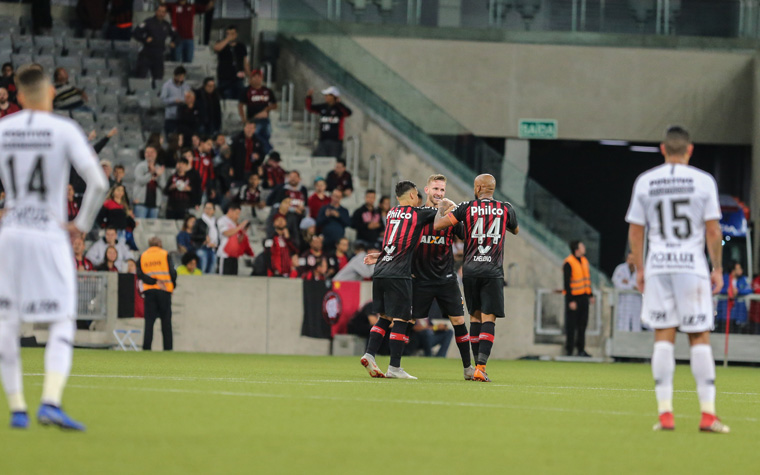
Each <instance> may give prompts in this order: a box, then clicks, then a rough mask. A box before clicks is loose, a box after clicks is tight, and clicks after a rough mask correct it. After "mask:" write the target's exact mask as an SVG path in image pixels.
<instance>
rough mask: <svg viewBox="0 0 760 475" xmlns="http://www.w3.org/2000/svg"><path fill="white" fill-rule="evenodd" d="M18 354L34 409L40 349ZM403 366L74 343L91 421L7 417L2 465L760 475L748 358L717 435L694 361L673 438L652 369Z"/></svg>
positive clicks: (1, 420) (726, 382) (0, 432)
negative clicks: (52, 423)
mask: <svg viewBox="0 0 760 475" xmlns="http://www.w3.org/2000/svg"><path fill="white" fill-rule="evenodd" d="M23 360H24V372H25V377H24V383H25V390H26V395H27V401H28V402H29V404H30V409H31V410H32V411H34V410H36V406H37V402H38V400H39V396H40V393H41V389H42V388H41V385H42V374H41V373H42V365H43V363H42V362H43V352H42V350H40V349H26V350H24V351H23ZM387 362H388V360H387V358H379V363H380V365H381V367H384V366H386V365H387ZM404 366H405V367H406V368H407V370H408V371H409V372H410V373H411V374H414V375H416V376H418V377H419V378H420V379H419V380H418V381H398V380H373V379H371V378H369V377H368V376H367V374H366V372H365V370H364V368H362V367H361V365H360V363H359V358H358V357H352V358H346V357H340V358H339V357H299V356H261V355H220V354H187V353H173V354H172V353H147V352H146V353H123V352H117V351H95V350H77V351H76V353H75V355H74V368H73V371H72V373H73V374H72V377H71V378H70V379H69V384H68V387H67V389H66V393H65V397H64V407H65V408H66V409H67V411H68V412H69V413H70V414H71V415H72V416H73V417H75V418H77V419H80V420H82V421H83V422H84V423H86V424H87V425H88V431H87V432H86V433H84V434H81V433H64V432H61V431H60V430H58V429H53V428H45V427H41V426H39V425H37V423H36V420H34V421H33V423H32V426H31V427H30V429H29V430H27V431H12V430H11V429H9V428H8V426H7V423H8V418H7V416H0V424H1V425H0V473H2V474H25V475H26V474H36V473H40V474H69V473H71V474H90V473H92V474H118V473H130V474H133V473H142V474H146V473H147V474H153V473H155V474H175V473H176V474H189V473H192V474H195V473H199V474H228V473H230V474H238V473H241V474H257V473H261V474H280V473H282V474H321V473H325V474H407V473H409V474H468V473H477V474H479V475H483V474H486V473H583V474H591V473H594V474H595V473H599V474H618V473H665V474H671V473H686V474H693V473H732V474H733V473H760V449H758V443H759V442H760V397H759V396H760V378H758V369H755V368H744V367H737V368H728V369H724V368H720V367H719V368H718V379H717V385H718V401H717V406H718V413H719V415H720V416H721V417H722V419H723V421H724V422H725V423H727V424H728V425H730V426H731V429H732V433H731V434H728V435H718V434H703V433H699V432H698V431H697V425H698V422H699V406H698V403H697V398H696V394H695V391H694V382H693V380H692V377H691V372H690V370H689V367H688V366H687V365H679V366H678V368H677V370H676V379H675V387H676V393H675V397H674V405H675V409H676V431H675V432H671V433H662V432H659V433H655V432H652V430H651V427H652V425H653V424H654V423H655V422H656V415H655V408H656V404H655V400H654V392H653V391H652V387H653V383H652V379H651V374H650V368H649V366H648V365H644V364H578V363H550V362H538V361H493V362H491V363H490V364H489V366H488V368H489V375H490V376H491V378H492V379H493V381H494V382H493V383H491V384H485V383H473V382H466V381H464V380H463V379H462V369H461V365H460V364H459V362H458V361H457V360H442V359H425V358H406V359H405V361H404ZM5 407H6V406H3V409H5Z"/></svg>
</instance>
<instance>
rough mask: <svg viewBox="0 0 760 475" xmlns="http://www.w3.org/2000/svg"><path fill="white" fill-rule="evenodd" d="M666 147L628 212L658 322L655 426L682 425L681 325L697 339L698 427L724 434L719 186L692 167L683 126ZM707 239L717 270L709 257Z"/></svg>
mask: <svg viewBox="0 0 760 475" xmlns="http://www.w3.org/2000/svg"><path fill="white" fill-rule="evenodd" d="M660 151H661V152H662V154H663V155H664V156H665V163H664V164H663V165H660V166H658V167H655V168H652V169H651V170H649V171H646V172H644V173H642V174H641V175H639V177H638V178H637V179H636V182H635V183H634V185H633V195H632V196H631V204H630V207H629V208H628V214H627V215H626V217H625V220H626V221H628V223H629V224H630V227H629V230H628V239H629V241H630V244H631V252H632V253H633V261H634V265H635V266H636V284H637V286H638V288H639V290H640V291H641V292H642V293H643V294H644V302H643V309H642V314H641V317H642V321H643V322H644V323H645V324H647V325H649V326H650V327H651V328H654V351H653V353H652V375H653V376H654V382H655V394H656V395H657V406H658V412H659V414H660V415H659V419H660V420H659V422H658V423H657V424H655V426H654V429H655V430H673V429H675V422H674V420H673V373H674V372H675V364H676V361H675V357H674V355H673V350H674V344H675V339H676V330H681V331H682V332H684V333H686V334H688V335H689V343H690V345H691V372H692V374H693V375H694V379H695V380H696V382H697V395H698V397H699V405H700V406H701V409H702V420H701V422H700V423H699V430H701V431H705V432H719V433H724V434H725V433H728V431H729V429H728V426H726V425H725V424H723V423H722V422H721V421H720V420H719V419H718V418H717V417H716V416H715V360H713V354H712V347H710V331H711V330H712V329H713V326H714V321H713V320H714V309H713V301H712V294H714V293H718V292H719V291H720V289H721V287H722V286H723V269H722V248H721V244H722V243H721V241H722V238H723V235H722V232H721V229H720V218H721V213H720V204H719V202H718V187H717V185H716V183H715V179H714V178H713V177H712V176H711V175H710V174H708V173H705V172H703V171H701V170H699V169H697V168H694V167H691V166H689V158H690V157H691V154H692V152H693V151H694V145H693V144H692V143H691V139H690V138H689V134H688V132H687V131H686V130H684V129H683V128H681V127H671V128H669V129H668V130H667V132H666V133H665V141H664V142H663V143H662V144H661V145H660ZM647 227H649V231H648V233H647V236H646V238H647V239H648V255H647V262H646V266H644V260H643V259H644V231H645V229H646V228H647ZM705 239H706V240H707V252H708V253H709V254H710V261H711V262H712V266H713V269H712V272H709V271H708V267H707V260H706V259H705V252H704V248H705ZM711 281H712V289H711V288H710V286H711V285H710V284H711Z"/></svg>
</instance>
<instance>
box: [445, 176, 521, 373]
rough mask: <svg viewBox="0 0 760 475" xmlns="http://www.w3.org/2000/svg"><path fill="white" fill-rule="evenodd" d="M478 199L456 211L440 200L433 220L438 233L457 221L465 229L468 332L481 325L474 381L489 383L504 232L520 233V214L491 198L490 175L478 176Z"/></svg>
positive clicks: (499, 311)
mask: <svg viewBox="0 0 760 475" xmlns="http://www.w3.org/2000/svg"><path fill="white" fill-rule="evenodd" d="M474 188H475V199H474V200H472V201H468V202H464V203H460V204H459V205H458V206H457V207H456V209H454V211H451V212H448V213H445V212H444V210H446V209H447V208H448V209H450V205H452V204H453V203H451V201H449V200H447V199H443V200H441V203H440V204H439V205H438V208H439V209H440V210H441V213H440V214H439V215H438V216H437V217H436V219H435V225H434V226H435V229H437V230H443V229H446V228H447V227H450V226H454V225H456V224H458V223H462V224H463V225H464V233H465V239H464V266H463V268H462V283H463V284H464V298H465V301H466V302H467V310H469V312H470V322H471V324H470V329H471V330H470V331H471V332H472V327H473V326H477V325H478V324H480V335H479V343H478V344H477V350H476V347H475V345H473V352H474V353H475V354H476V355H477V366H476V367H475V373H474V374H473V377H472V379H473V380H475V381H485V382H488V381H490V379H488V374H486V363H487V362H488V357H489V356H490V355H491V349H492V348H493V340H494V330H495V327H496V318H504V288H503V287H504V264H503V261H504V234H505V233H506V232H507V231H509V232H510V233H512V234H517V232H518V231H519V228H518V226H517V215H516V214H515V210H514V208H513V207H512V205H511V204H509V203H503V202H501V201H497V200H494V199H493V194H494V191H495V189H496V179H495V178H494V177H493V176H491V175H478V177H477V178H475V186H474Z"/></svg>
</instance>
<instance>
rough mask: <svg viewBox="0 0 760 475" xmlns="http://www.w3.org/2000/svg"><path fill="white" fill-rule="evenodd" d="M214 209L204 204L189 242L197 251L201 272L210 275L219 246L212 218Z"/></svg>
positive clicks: (211, 205)
mask: <svg viewBox="0 0 760 475" xmlns="http://www.w3.org/2000/svg"><path fill="white" fill-rule="evenodd" d="M214 213H215V208H214V204H213V203H206V205H205V206H204V207H203V213H202V214H201V219H198V220H196V221H195V226H193V232H192V235H191V242H192V243H193V246H194V247H195V248H196V249H197V250H198V251H197V254H198V259H199V260H200V267H201V271H203V273H205V274H212V273H213V272H214V269H215V268H216V249H217V247H218V245H219V231H218V230H217V228H216V218H214Z"/></svg>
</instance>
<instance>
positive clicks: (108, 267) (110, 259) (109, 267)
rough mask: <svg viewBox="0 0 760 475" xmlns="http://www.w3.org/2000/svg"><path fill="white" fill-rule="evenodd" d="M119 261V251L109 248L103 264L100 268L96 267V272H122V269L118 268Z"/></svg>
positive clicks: (124, 267) (112, 247)
mask: <svg viewBox="0 0 760 475" xmlns="http://www.w3.org/2000/svg"><path fill="white" fill-rule="evenodd" d="M118 260H119V251H117V250H116V248H115V247H114V246H108V247H107V248H106V253H105V258H104V259H103V262H102V263H101V264H100V265H99V266H97V267H95V270H96V271H104V272H121V269H120V268H119V267H117V266H116V264H117V262H118ZM122 269H126V264H125V265H124V266H123V267H122Z"/></svg>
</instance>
